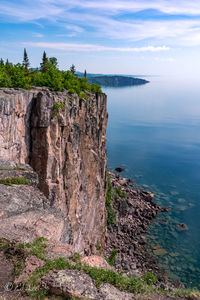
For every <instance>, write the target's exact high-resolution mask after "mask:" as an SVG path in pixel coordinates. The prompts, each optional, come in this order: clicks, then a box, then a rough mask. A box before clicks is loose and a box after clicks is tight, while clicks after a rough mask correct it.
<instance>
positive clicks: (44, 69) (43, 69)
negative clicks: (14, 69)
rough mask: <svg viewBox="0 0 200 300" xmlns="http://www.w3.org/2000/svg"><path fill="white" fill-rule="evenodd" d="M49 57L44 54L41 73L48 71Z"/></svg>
mask: <svg viewBox="0 0 200 300" xmlns="http://www.w3.org/2000/svg"><path fill="white" fill-rule="evenodd" d="M48 61H49V60H48V57H47V54H46V52H45V51H44V52H43V57H42V63H41V64H40V67H41V72H42V73H46V72H47V71H48Z"/></svg>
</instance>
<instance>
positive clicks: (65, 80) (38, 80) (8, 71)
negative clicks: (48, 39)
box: [0, 49, 102, 96]
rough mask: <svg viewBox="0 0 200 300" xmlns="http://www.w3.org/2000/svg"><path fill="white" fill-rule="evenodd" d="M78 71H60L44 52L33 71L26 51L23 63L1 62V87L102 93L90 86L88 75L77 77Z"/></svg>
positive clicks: (94, 85)
mask: <svg viewBox="0 0 200 300" xmlns="http://www.w3.org/2000/svg"><path fill="white" fill-rule="evenodd" d="M75 72H76V69H75V66H74V65H72V66H71V68H70V70H67V71H60V70H59V69H58V62H57V59H56V58H55V57H50V58H48V57H47V55H46V52H45V51H44V53H43V57H42V62H41V64H40V68H39V69H31V68H30V62H29V58H28V54H27V51H26V49H24V58H23V62H22V63H17V64H12V63H11V62H9V61H8V60H7V61H6V62H4V61H3V59H1V60H0V87H8V88H23V89H30V87H31V86H40V87H48V88H50V89H53V90H55V91H61V90H62V89H67V90H68V91H69V92H70V93H72V94H73V93H77V94H78V95H79V96H80V95H81V93H83V92H85V91H89V92H94V93H101V92H102V91H101V87H100V86H99V85H97V84H89V83H88V81H87V78H86V77H87V73H86V71H85V73H84V78H78V77H77V76H76V75H75Z"/></svg>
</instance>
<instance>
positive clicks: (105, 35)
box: [0, 0, 200, 77]
mask: <svg viewBox="0 0 200 300" xmlns="http://www.w3.org/2000/svg"><path fill="white" fill-rule="evenodd" d="M0 34H1V39H0V57H2V58H3V59H6V58H8V59H9V60H10V61H13V62H18V61H21V60H22V55H23V48H24V47H25V48H26V49H27V52H28V55H29V58H30V61H31V65H32V66H33V67H35V66H39V63H40V61H41V56H42V53H43V51H44V50H46V52H47V55H48V56H56V57H57V58H58V61H59V66H60V68H61V69H68V68H69V66H70V65H71V64H72V63H74V64H75V66H76V68H77V69H78V70H80V71H83V70H85V69H87V71H88V72H95V73H108V74H109V73H121V74H146V75H170V76H183V74H184V75H185V76H186V77H187V76H190V77H191V76H193V77H198V76H199V75H200V0H192V1H189V0H187V1H186V0H123V1H122V0H107V1H106V0H34V1H30V0H12V1H11V0H1V1H0Z"/></svg>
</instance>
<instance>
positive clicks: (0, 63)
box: [0, 58, 4, 67]
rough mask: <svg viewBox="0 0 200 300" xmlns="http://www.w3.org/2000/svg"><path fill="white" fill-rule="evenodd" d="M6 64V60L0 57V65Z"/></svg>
mask: <svg viewBox="0 0 200 300" xmlns="http://www.w3.org/2000/svg"><path fill="white" fill-rule="evenodd" d="M3 66H4V61H3V59H2V58H1V59H0V67H3Z"/></svg>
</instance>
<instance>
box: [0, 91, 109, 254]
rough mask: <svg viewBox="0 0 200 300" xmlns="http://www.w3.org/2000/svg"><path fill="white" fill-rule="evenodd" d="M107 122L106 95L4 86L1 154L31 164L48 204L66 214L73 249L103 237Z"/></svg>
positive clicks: (66, 237)
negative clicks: (79, 94) (80, 96)
mask: <svg viewBox="0 0 200 300" xmlns="http://www.w3.org/2000/svg"><path fill="white" fill-rule="evenodd" d="M106 124H107V111H106V96H105V95H104V94H102V95H94V94H88V99H87V100H84V99H79V97H78V96H76V95H73V96H72V95H70V94H69V93H68V92H67V91H64V92H52V91H50V90H48V89H45V88H34V89H31V90H30V91H24V90H21V89H0V157H1V158H3V159H6V160H12V161H15V162H16V163H19V164H20V163H26V164H29V165H31V166H32V168H33V169H34V171H35V172H36V173H37V175H38V178H39V189H40V191H42V192H43V193H44V195H45V196H46V198H47V199H48V200H47V202H48V205H49V207H53V208H56V209H58V210H60V211H61V212H62V214H63V215H64V216H65V217H66V218H67V224H66V220H65V221H64V223H63V224H66V225H65V227H66V228H65V229H66V230H64V229H63V230H64V231H63V232H64V234H62V235H60V236H62V238H60V239H61V240H62V241H61V242H63V243H67V244H70V245H72V246H73V249H74V251H79V252H84V251H85V252H86V253H91V252H92V250H93V248H94V245H95V244H96V243H97V242H101V241H103V237H104V228H105V192H106V167H107V159H106V148H105V144H106ZM41 202H42V200H41Z"/></svg>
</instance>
